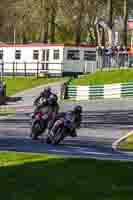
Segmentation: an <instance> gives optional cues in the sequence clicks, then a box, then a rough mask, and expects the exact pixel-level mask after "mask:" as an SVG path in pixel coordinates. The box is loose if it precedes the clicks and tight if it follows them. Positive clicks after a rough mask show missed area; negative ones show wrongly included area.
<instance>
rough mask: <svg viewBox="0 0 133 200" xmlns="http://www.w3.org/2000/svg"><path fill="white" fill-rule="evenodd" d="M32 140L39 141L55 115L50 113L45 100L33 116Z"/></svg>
mask: <svg viewBox="0 0 133 200" xmlns="http://www.w3.org/2000/svg"><path fill="white" fill-rule="evenodd" d="M31 118H32V122H31V135H30V136H31V138H32V139H37V138H38V136H40V135H41V134H42V133H43V132H44V131H45V130H46V129H47V126H48V123H49V122H50V120H52V118H53V113H52V112H49V111H48V107H47V105H45V100H43V101H42V103H41V104H40V105H38V107H36V108H35V111H34V112H33V113H32V115H31Z"/></svg>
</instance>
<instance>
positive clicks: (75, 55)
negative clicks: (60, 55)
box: [67, 50, 80, 60]
mask: <svg viewBox="0 0 133 200" xmlns="http://www.w3.org/2000/svg"><path fill="white" fill-rule="evenodd" d="M67 59H68V60H80V51H79V50H68V52H67Z"/></svg>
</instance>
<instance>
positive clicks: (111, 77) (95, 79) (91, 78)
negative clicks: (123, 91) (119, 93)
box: [71, 69, 133, 85]
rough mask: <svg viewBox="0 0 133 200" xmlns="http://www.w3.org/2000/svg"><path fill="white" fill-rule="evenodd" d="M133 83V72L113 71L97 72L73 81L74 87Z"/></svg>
mask: <svg viewBox="0 0 133 200" xmlns="http://www.w3.org/2000/svg"><path fill="white" fill-rule="evenodd" d="M125 82H133V70H132V69H126V70H123V69H121V70H112V71H109V72H107V71H103V72H100V71H98V72H96V73H92V74H89V75H85V76H83V77H81V78H79V79H74V80H72V82H71V84H73V85H98V84H111V83H125Z"/></svg>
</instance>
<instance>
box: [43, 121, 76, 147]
mask: <svg viewBox="0 0 133 200" xmlns="http://www.w3.org/2000/svg"><path fill="white" fill-rule="evenodd" d="M72 131H74V128H73V121H72V120H70V119H67V118H64V119H59V120H57V121H56V122H55V124H54V125H53V127H52V128H51V129H50V130H49V132H48V135H47V138H46V142H47V144H54V145H55V144H59V143H60V142H61V141H62V140H63V139H64V138H65V137H66V136H69V135H70V133H71V132H72Z"/></svg>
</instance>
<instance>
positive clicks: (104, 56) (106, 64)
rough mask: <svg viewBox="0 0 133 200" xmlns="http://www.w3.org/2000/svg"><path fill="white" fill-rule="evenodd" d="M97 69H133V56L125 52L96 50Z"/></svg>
mask: <svg viewBox="0 0 133 200" xmlns="http://www.w3.org/2000/svg"><path fill="white" fill-rule="evenodd" d="M96 55H97V56H96V63H97V69H101V70H102V69H105V68H107V69H110V68H130V67H133V55H132V54H131V53H129V52H128V51H127V50H124V49H123V50H118V49H116V50H115V51H113V50H112V49H111V48H110V49H109V48H108V49H97V51H96Z"/></svg>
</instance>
